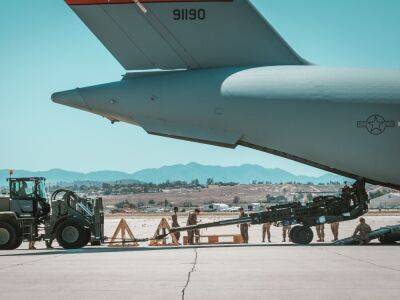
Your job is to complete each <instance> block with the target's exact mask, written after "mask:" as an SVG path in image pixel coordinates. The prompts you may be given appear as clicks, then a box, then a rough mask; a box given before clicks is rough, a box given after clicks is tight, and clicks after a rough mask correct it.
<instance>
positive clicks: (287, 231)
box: [282, 225, 292, 243]
mask: <svg viewBox="0 0 400 300" xmlns="http://www.w3.org/2000/svg"><path fill="white" fill-rule="evenodd" d="M291 229H292V226H291V225H284V226H283V227H282V237H283V241H282V242H284V243H285V242H286V236H288V235H289V234H290V230H291ZM291 241H292V240H291V239H290V235H289V242H291Z"/></svg>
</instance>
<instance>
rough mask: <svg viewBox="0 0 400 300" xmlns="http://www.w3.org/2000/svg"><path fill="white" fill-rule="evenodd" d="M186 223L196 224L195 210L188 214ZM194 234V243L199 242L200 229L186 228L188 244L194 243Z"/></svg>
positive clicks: (189, 224)
mask: <svg viewBox="0 0 400 300" xmlns="http://www.w3.org/2000/svg"><path fill="white" fill-rule="evenodd" d="M187 225H188V226H192V225H197V214H196V212H192V213H190V214H189V217H188V220H187ZM195 235H196V243H198V242H199V236H200V231H199V230H198V229H195V230H188V243H189V245H193V244H194V236H195Z"/></svg>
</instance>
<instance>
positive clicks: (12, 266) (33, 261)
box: [0, 254, 62, 271]
mask: <svg viewBox="0 0 400 300" xmlns="http://www.w3.org/2000/svg"><path fill="white" fill-rule="evenodd" d="M61 255H62V254H59V255H55V256H53V257H51V258H49V257H43V258H38V259H33V260H29V261H26V262H23V263H18V264H13V265H9V266H5V267H4V268H0V271H3V270H8V269H12V268H17V267H21V266H25V265H31V264H34V263H37V262H40V261H42V260H49V259H56V258H58V257H60V256H61Z"/></svg>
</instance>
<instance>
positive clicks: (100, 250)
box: [0, 243, 400, 257]
mask: <svg viewBox="0 0 400 300" xmlns="http://www.w3.org/2000/svg"><path fill="white" fill-rule="evenodd" d="M368 246H369V247H377V246H378V247H379V246H380V247H395V246H400V244H393V245H382V244H379V243H371V244H368V245H366V246H359V245H334V244H329V243H326V244H310V245H298V244H245V245H243V244H241V245H237V244H235V245H229V244H225V245H223V244H222V245H193V246H165V247H163V246H160V247H140V246H139V247H125V248H123V247H120V248H117V247H104V246H99V247H92V246H88V247H85V248H82V249H70V250H66V249H62V248H56V249H41V250H26V249H17V250H13V253H7V254H1V252H0V257H2V256H3V257H10V256H42V255H60V254H92V253H110V252H136V251H165V250H178V251H179V250H187V249H210V248H262V247H263V248H269V247H289V248H292V247H302V248H303V247H311V248H314V247H335V248H337V247H368Z"/></svg>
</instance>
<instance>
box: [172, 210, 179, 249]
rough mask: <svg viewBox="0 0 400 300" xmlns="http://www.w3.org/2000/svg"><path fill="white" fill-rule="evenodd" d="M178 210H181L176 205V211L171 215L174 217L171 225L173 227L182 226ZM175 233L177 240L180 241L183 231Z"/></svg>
mask: <svg viewBox="0 0 400 300" xmlns="http://www.w3.org/2000/svg"><path fill="white" fill-rule="evenodd" d="M178 211H179V209H178V208H177V207H176V206H175V207H174V213H173V215H172V216H171V219H172V223H171V227H172V228H177V227H180V226H179V223H178ZM174 235H175V238H176V240H177V241H178V243H179V239H180V237H181V233H180V232H175V233H174Z"/></svg>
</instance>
